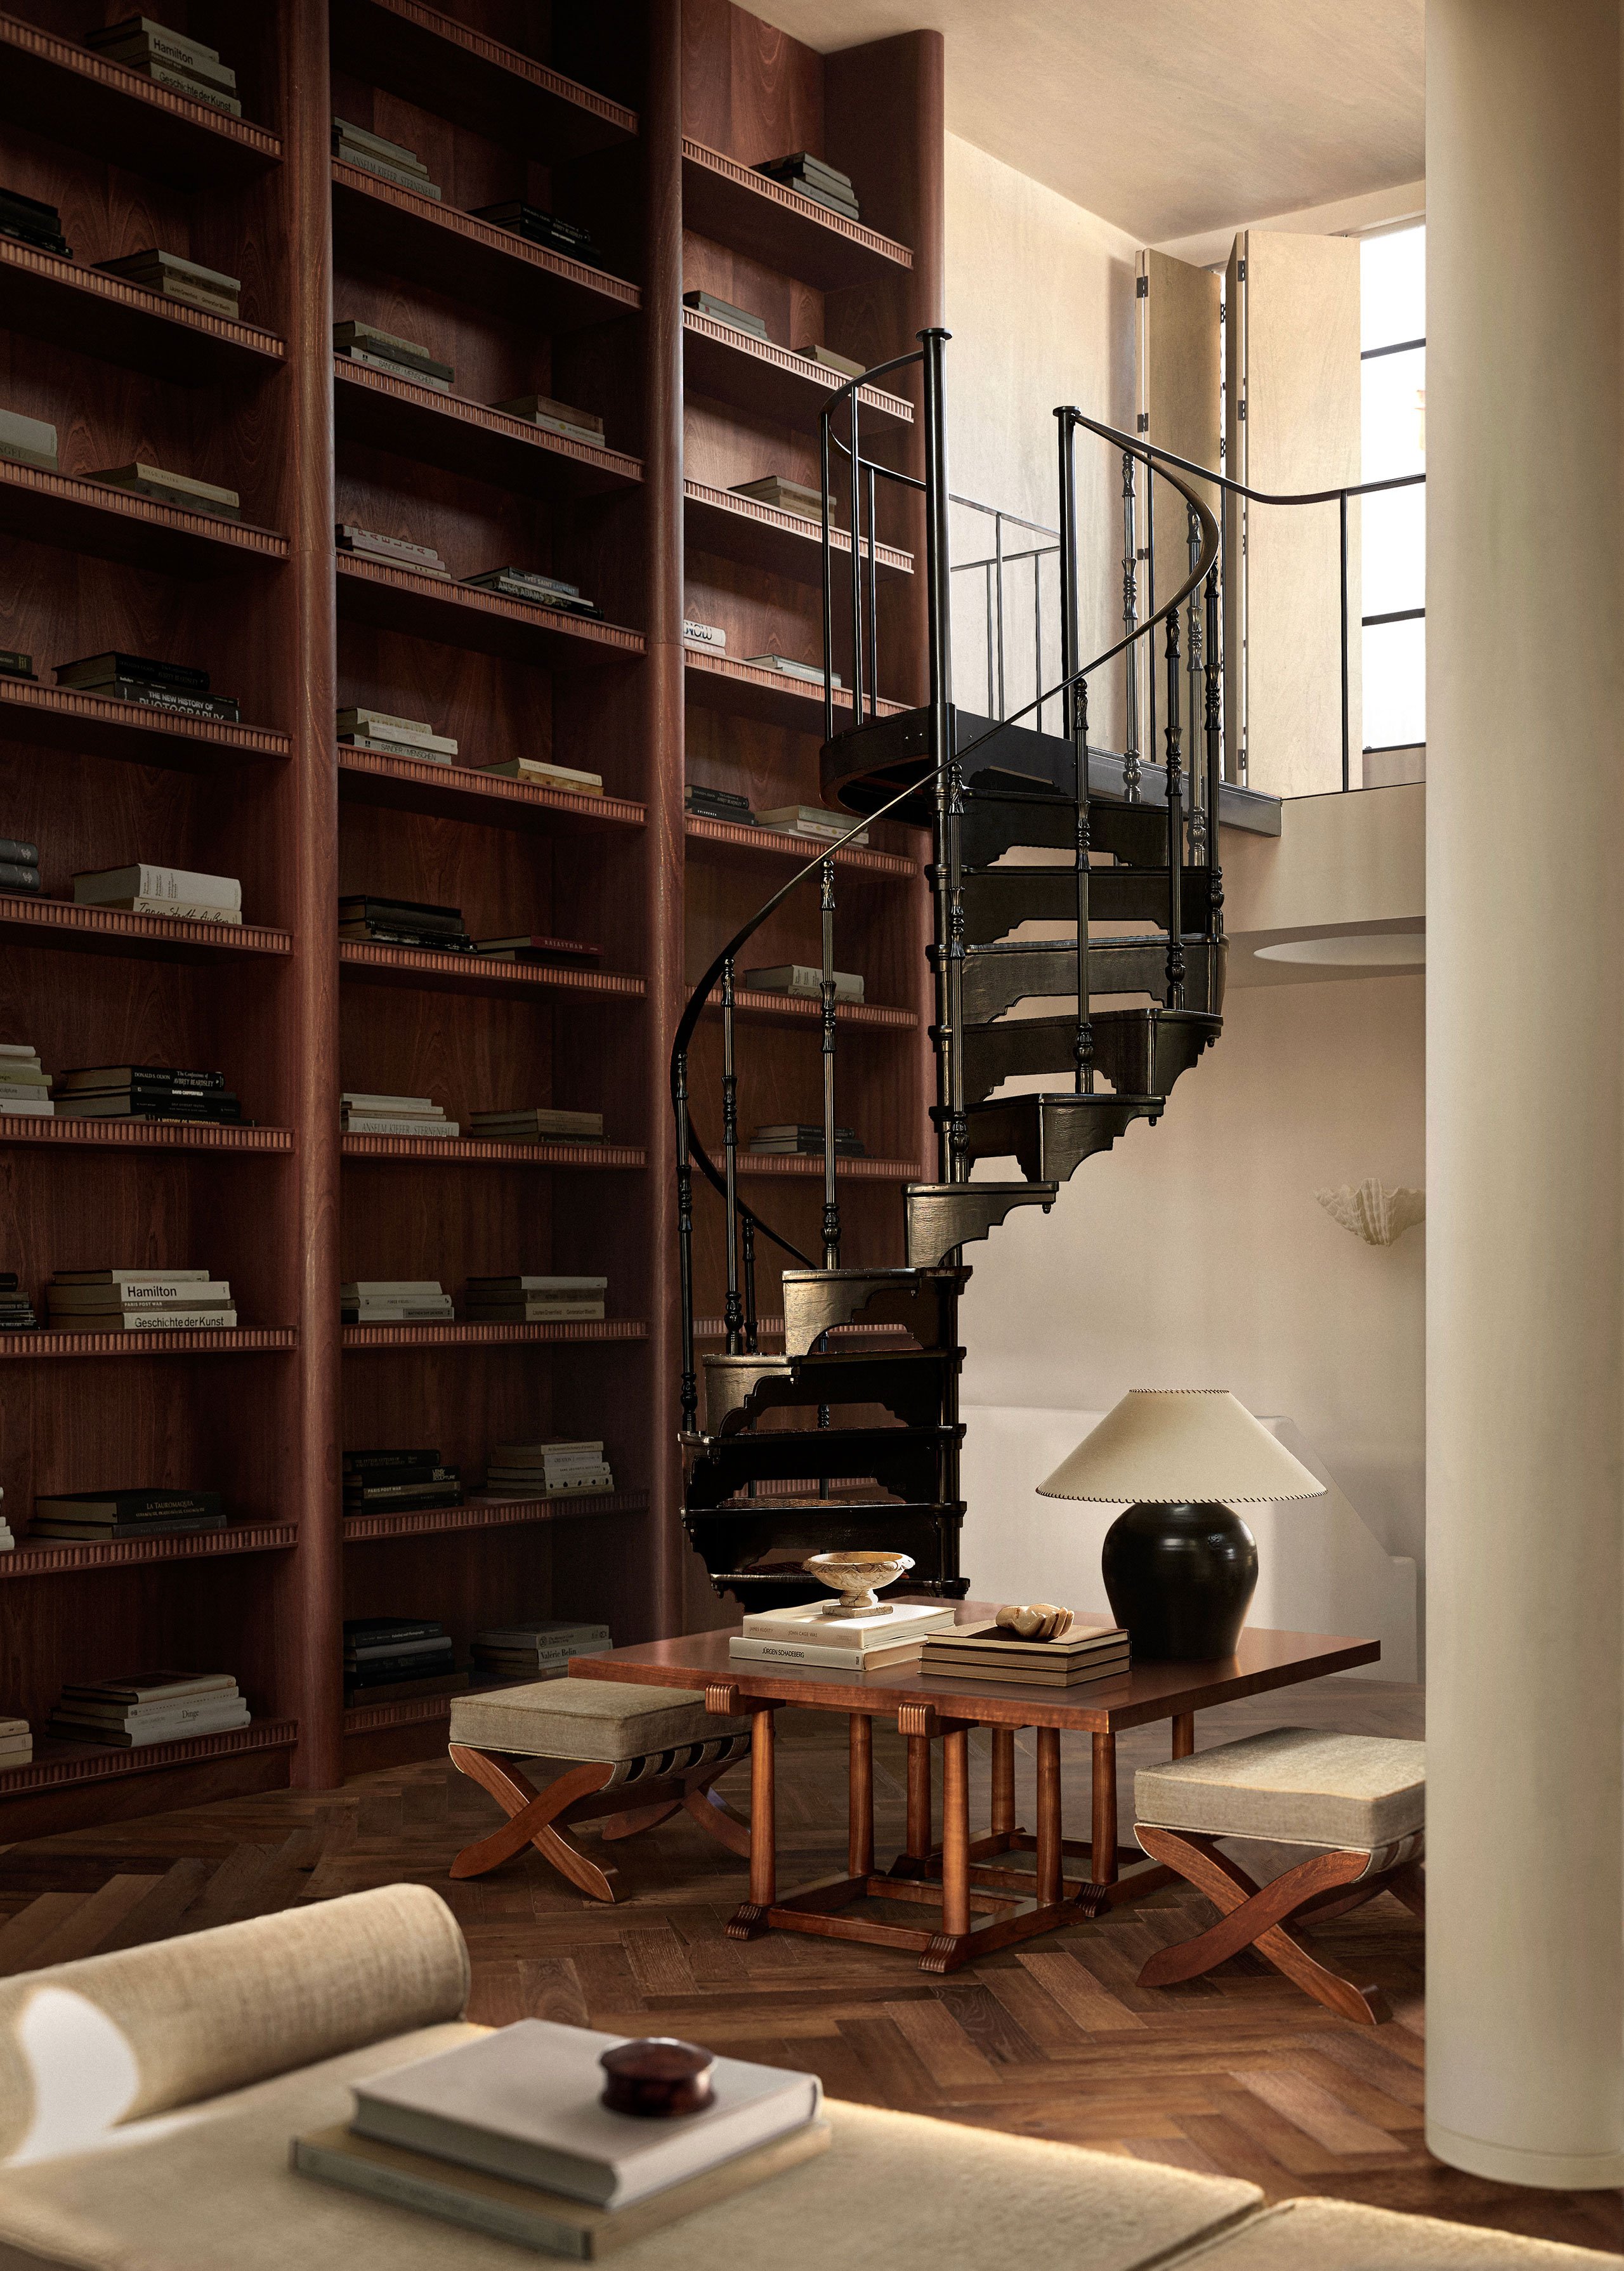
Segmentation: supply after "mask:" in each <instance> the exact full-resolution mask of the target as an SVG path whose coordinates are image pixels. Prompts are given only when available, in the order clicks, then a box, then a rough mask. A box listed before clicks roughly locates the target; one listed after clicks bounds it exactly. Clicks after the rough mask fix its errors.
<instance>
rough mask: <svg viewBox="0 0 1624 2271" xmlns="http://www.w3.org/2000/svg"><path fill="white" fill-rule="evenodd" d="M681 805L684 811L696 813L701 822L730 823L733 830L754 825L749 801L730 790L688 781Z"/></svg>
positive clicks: (754, 817)
mask: <svg viewBox="0 0 1624 2271" xmlns="http://www.w3.org/2000/svg"><path fill="white" fill-rule="evenodd" d="M682 804H683V808H684V810H685V811H688V812H692V813H697V815H698V816H699V818H700V819H701V820H726V821H730V822H731V823H733V825H734V827H735V828H754V827H755V825H756V815H755V813H754V812H753V811H752V810H751V809H750V800H749V797H748V796H741V795H739V794H738V793H737V791H736V790H734V789H731V788H706V787H705V786H704V783H703V782H702V781H689V784H688V786H686V788H684V790H683V791H682Z"/></svg>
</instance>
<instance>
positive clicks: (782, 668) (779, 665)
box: [744, 654, 845, 686]
mask: <svg viewBox="0 0 1624 2271" xmlns="http://www.w3.org/2000/svg"><path fill="white" fill-rule="evenodd" d="M744 659H745V661H746V662H747V663H748V664H749V666H750V668H751V669H752V670H776V671H777V672H778V676H779V677H780V678H801V679H804V680H805V681H806V682H807V684H808V686H821V685H822V684H823V665H822V663H818V662H797V661H795V659H793V656H791V655H787V654H747V655H746V656H745V658H744ZM829 682H830V684H831V686H839V685H842V684H844V682H845V681H843V680H842V678H841V676H840V674H839V672H838V670H836V671H831V673H830V676H829Z"/></svg>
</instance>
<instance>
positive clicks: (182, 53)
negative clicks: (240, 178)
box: [85, 16, 242, 118]
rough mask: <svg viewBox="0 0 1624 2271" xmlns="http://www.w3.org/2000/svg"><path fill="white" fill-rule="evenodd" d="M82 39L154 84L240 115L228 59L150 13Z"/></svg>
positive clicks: (87, 35) (89, 33) (107, 27)
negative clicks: (173, 28) (225, 59)
mask: <svg viewBox="0 0 1624 2271" xmlns="http://www.w3.org/2000/svg"><path fill="white" fill-rule="evenodd" d="M85 44H86V47H89V48H94V49H95V51H96V53H97V54H98V55H100V56H106V57H108V60H109V61H110V62H113V63H126V64H128V65H129V67H130V70H131V71H141V72H143V73H144V74H145V77H146V78H150V79H152V80H153V81H154V83H155V84H156V85H158V86H167V87H170V88H172V89H173V90H174V91H175V93H177V94H187V95H190V96H191V97H192V99H193V100H194V101H197V102H206V103H210V104H212V106H213V108H215V109H217V110H224V111H226V112H227V113H228V114H229V115H230V116H232V117H233V118H240V117H241V116H242V104H241V103H240V102H239V101H238V100H237V98H236V95H235V93H234V92H233V89H234V88H235V86H236V83H237V75H236V73H235V71H233V70H232V69H231V66H230V65H229V64H228V63H221V61H220V50H219V48H211V47H207V46H205V43H204V42H203V41H201V40H194V39H192V38H190V36H189V35H188V34H186V33H184V32H175V31H171V30H170V28H169V26H168V25H167V24H160V23H156V22H154V21H153V18H152V17H150V16H130V17H126V18H125V19H124V21H123V23H120V24H108V26H105V27H104V28H103V29H102V30H101V31H96V32H87V33H86V35H85Z"/></svg>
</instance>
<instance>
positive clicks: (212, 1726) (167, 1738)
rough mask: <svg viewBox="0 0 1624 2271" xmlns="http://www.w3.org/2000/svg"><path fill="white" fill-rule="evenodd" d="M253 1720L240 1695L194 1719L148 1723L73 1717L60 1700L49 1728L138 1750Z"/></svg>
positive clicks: (68, 1738)
mask: <svg viewBox="0 0 1624 2271" xmlns="http://www.w3.org/2000/svg"><path fill="white" fill-rule="evenodd" d="M253 1724H254V1723H253V1718H252V1716H251V1715H250V1711H249V1708H248V1705H247V1704H246V1703H245V1702H243V1701H242V1700H241V1699H240V1698H239V1699H238V1700H237V1701H234V1702H231V1703H227V1704H222V1705H221V1706H220V1709H218V1710H214V1711H200V1712H198V1714H197V1716H196V1717H195V1718H193V1719H187V1720H183V1721H177V1722H175V1724H173V1725H168V1724H159V1725H155V1726H145V1727H115V1726H106V1725H103V1724H101V1722H100V1721H99V1720H95V1719H79V1718H75V1717H71V1716H68V1715H67V1714H66V1713H64V1712H63V1709H62V1707H61V1705H60V1704H59V1705H58V1706H57V1708H56V1710H55V1711H53V1712H52V1714H51V1716H50V1720H49V1723H48V1731H49V1732H50V1733H51V1734H53V1735H59V1736H61V1738H62V1739H63V1741H64V1742H70V1743H108V1744H111V1745H112V1746H113V1747H114V1748H115V1750H121V1751H138V1750H141V1749H144V1748H145V1746H146V1745H147V1744H149V1743H173V1742H178V1741H183V1740H184V1739H186V1738H187V1737H189V1736H191V1735H225V1734H229V1733H231V1732H232V1731H234V1730H235V1728H238V1727H251V1726H252V1725H253Z"/></svg>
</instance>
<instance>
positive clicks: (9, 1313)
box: [0, 1270, 39, 1497]
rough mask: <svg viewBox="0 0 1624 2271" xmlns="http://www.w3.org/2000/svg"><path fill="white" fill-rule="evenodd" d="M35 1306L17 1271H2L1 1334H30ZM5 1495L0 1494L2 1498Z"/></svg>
mask: <svg viewBox="0 0 1624 2271" xmlns="http://www.w3.org/2000/svg"><path fill="white" fill-rule="evenodd" d="M38 1322H39V1321H38V1319H37V1318H36V1317H35V1315H34V1305H33V1303H32V1302H31V1301H30V1300H29V1299H28V1297H27V1295H26V1293H24V1292H22V1291H21V1289H20V1286H19V1282H18V1276H17V1272H16V1270H0V1333H30V1332H33V1331H34V1329H36V1327H37V1324H38ZM3 1496H4V1492H0V1497H3Z"/></svg>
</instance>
